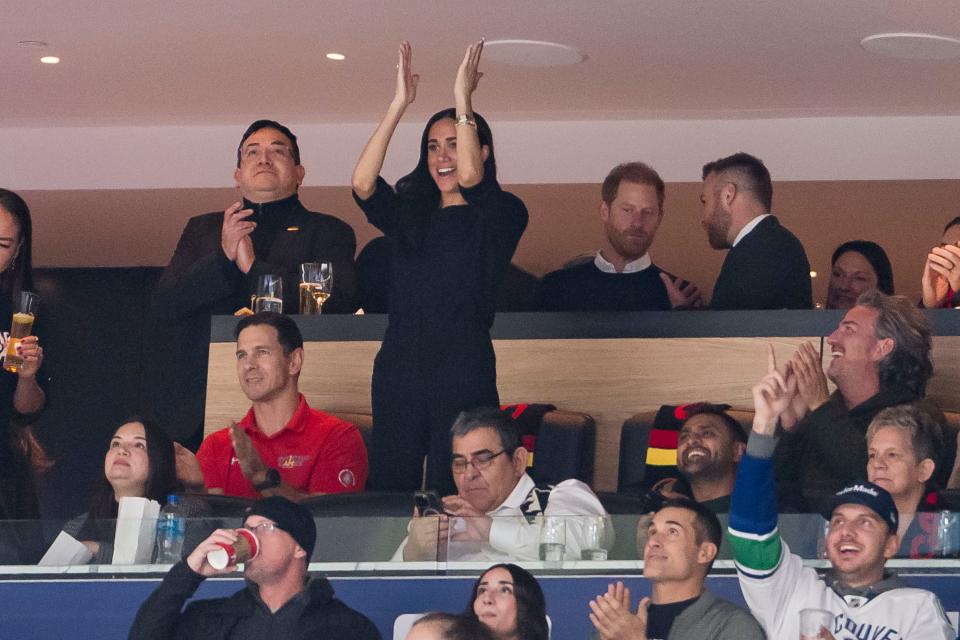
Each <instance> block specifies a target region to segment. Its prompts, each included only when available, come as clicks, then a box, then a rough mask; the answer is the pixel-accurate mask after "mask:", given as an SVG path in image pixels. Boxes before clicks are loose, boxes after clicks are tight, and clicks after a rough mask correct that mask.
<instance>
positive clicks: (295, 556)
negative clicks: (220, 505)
mask: <svg viewBox="0 0 960 640" xmlns="http://www.w3.org/2000/svg"><path fill="white" fill-rule="evenodd" d="M243 526H244V527H245V528H246V529H249V530H251V531H253V532H254V534H255V535H256V537H257V540H258V541H259V551H258V553H257V555H256V556H255V557H253V558H252V559H250V560H248V561H247V562H245V563H244V570H243V574H244V578H245V579H246V581H247V586H246V588H245V589H242V590H241V591H238V592H237V593H235V594H233V595H232V596H230V597H228V598H218V599H214V600H199V601H196V602H192V603H190V605H189V606H187V608H186V609H184V610H183V611H182V612H181V609H183V605H184V603H185V602H186V601H187V600H188V599H189V598H190V597H192V596H193V594H194V592H195V591H196V590H197V588H198V587H199V586H200V583H201V582H203V581H204V580H205V579H206V578H208V577H210V576H214V575H223V574H227V573H231V572H233V571H236V570H237V566H236V565H235V564H233V565H228V566H227V567H226V568H224V569H215V568H213V567H212V566H211V565H210V563H209V562H207V553H208V552H210V551H213V550H215V549H217V548H218V546H219V544H220V543H227V544H234V543H235V542H236V541H237V538H238V535H239V534H238V533H237V532H236V531H235V530H232V529H217V530H216V531H214V532H213V533H212V534H211V535H210V537H208V538H207V539H206V540H204V541H203V542H201V543H200V544H199V545H197V548H196V549H194V550H193V551H192V552H191V553H190V555H189V556H187V559H186V560H184V561H182V562H179V563H177V564H175V565H174V566H173V567H172V568H171V569H170V571H169V572H168V573H167V575H166V577H165V578H164V579H163V582H162V583H161V584H160V586H159V587H157V589H156V590H155V591H154V592H153V593H152V594H151V595H150V597H149V598H147V600H146V601H145V602H144V603H143V605H141V606H140V610H139V611H138V612H137V617H136V619H135V620H134V621H133V626H132V627H131V629H130V636H129V637H130V639H131V640H134V639H136V640H141V639H158V640H159V639H160V638H164V639H166V638H174V637H175V638H183V639H190V638H204V639H207V638H220V639H224V640H226V639H230V640H244V639H246V638H255V639H256V640H263V639H264V638H268V637H274V638H307V637H310V638H313V637H317V638H324V637H331V638H351V639H357V640H367V639H370V640H373V639H377V640H379V638H380V633H379V632H378V631H377V628H376V627H375V626H374V625H373V623H372V622H370V620H368V619H367V618H366V617H365V616H363V615H362V614H360V613H358V612H356V611H354V610H353V609H351V608H350V607H348V606H347V605H345V604H344V603H342V602H340V601H339V600H337V599H336V598H334V597H333V587H331V586H330V582H329V581H328V580H327V579H326V578H323V577H320V576H316V577H314V578H313V579H309V580H308V578H309V576H308V575H307V565H308V564H309V563H310V555H311V554H312V553H313V547H314V544H315V543H316V539H317V528H316V524H315V523H314V521H313V516H312V515H311V514H310V512H309V511H308V510H307V509H306V507H303V506H301V505H299V504H296V503H294V502H291V501H290V500H287V499H286V498H282V497H279V496H273V497H270V498H264V499H262V500H258V501H257V502H255V503H254V504H253V506H252V507H251V508H250V510H249V511H248V512H247V516H246V518H245V519H244V525H243Z"/></svg>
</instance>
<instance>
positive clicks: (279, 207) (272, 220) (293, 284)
mask: <svg viewBox="0 0 960 640" xmlns="http://www.w3.org/2000/svg"><path fill="white" fill-rule="evenodd" d="M233 177H234V181H235V182H236V186H237V189H238V191H239V195H240V196H241V198H242V199H241V200H240V201H238V202H235V203H234V204H232V205H230V206H229V207H227V209H226V210H225V211H217V212H214V213H207V214H204V215H200V216H196V217H194V218H191V219H190V221H189V222H188V223H187V226H186V228H185V229H184V230H183V233H182V235H181V236H180V241H179V243H178V244H177V248H176V251H175V252H174V254H173V258H172V259H171V260H170V264H169V265H167V268H166V269H164V271H163V275H162V276H161V277H160V282H159V284H158V285H157V290H156V293H155V295H154V315H155V319H156V321H157V323H158V325H166V327H165V328H164V329H162V330H161V331H160V335H158V337H157V340H158V342H160V341H161V340H162V342H161V343H162V344H165V345H168V346H166V347H165V348H164V349H158V350H157V351H158V352H169V355H168V356H167V357H166V358H165V359H163V356H162V353H158V354H157V355H158V356H160V357H161V358H162V359H163V360H165V361H160V360H158V361H157V362H155V364H156V370H157V371H156V372H155V373H156V374H159V375H157V376H156V377H157V378H158V379H157V384H152V385H150V387H149V388H148V392H149V391H154V392H156V394H155V395H156V400H155V402H156V403H157V404H158V407H157V408H156V409H157V411H156V413H157V415H158V418H159V419H160V420H161V422H162V423H163V424H166V425H170V426H171V427H174V433H172V434H171V435H173V436H174V437H176V438H178V439H183V438H186V437H189V436H190V435H192V434H193V433H194V432H195V431H196V429H197V427H199V426H200V424H201V422H202V420H203V406H204V405H203V403H204V394H202V393H197V392H196V391H197V390H198V389H203V388H204V387H205V385H206V375H207V345H208V344H209V342H210V333H209V331H210V315H211V314H214V315H230V314H233V313H234V312H235V311H237V310H238V309H240V308H242V307H247V306H249V305H250V294H251V293H253V292H255V290H256V282H257V278H258V276H261V275H268V274H274V275H280V276H282V277H283V280H284V285H283V309H284V311H285V312H286V313H298V312H299V308H298V307H299V297H298V296H299V293H298V285H299V266H300V264H301V263H304V262H321V261H324V262H331V263H332V264H333V270H334V275H335V277H334V279H333V294H332V296H331V297H330V299H329V300H328V301H327V302H326V303H325V304H324V307H323V309H324V312H332V313H343V312H347V313H350V312H352V311H354V309H355V306H354V303H353V290H354V268H353V257H354V253H355V251H356V237H355V235H354V233H353V229H352V228H351V227H350V225H348V224H347V223H345V222H343V221H342V220H340V219H338V218H335V217H333V216H330V215H326V214H323V213H314V212H312V211H308V210H307V209H306V208H304V206H303V204H301V202H300V199H299V197H298V194H297V191H298V189H299V187H300V184H301V183H302V182H303V177H304V167H303V165H302V164H300V148H299V146H298V145H297V137H296V136H295V135H294V134H293V132H291V131H290V130H289V129H288V128H287V127H285V126H283V125H282V124H280V123H278V122H274V121H272V120H258V121H256V122H254V123H253V124H251V125H250V126H249V127H248V128H247V130H246V132H245V133H244V134H243V137H242V138H241V140H240V145H239V147H238V148H237V167H236V169H235V170H234V174H233ZM158 328H159V327H158ZM168 331H169V332H172V333H171V334H168V333H167V332H168ZM170 371H176V372H177V376H179V377H180V379H179V380H178V379H177V376H170V375H169V372H170ZM161 372H162V373H161ZM164 374H165V376H166V379H167V380H168V382H167V384H163V380H164ZM169 380H175V381H176V384H175V385H171V384H170V382H169ZM179 389H182V390H185V391H180V392H179V393H178V392H177V390H179ZM174 425H176V426H174Z"/></svg>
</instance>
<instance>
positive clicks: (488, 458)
mask: <svg viewBox="0 0 960 640" xmlns="http://www.w3.org/2000/svg"><path fill="white" fill-rule="evenodd" d="M506 452H507V450H506V449H501V450H500V451H499V452H497V453H493V452H492V451H487V452H485V453H478V454H477V455H475V456H473V457H472V458H470V459H469V460H467V459H466V458H464V457H462V456H458V457H456V458H454V459H453V460H452V461H451V462H450V466H451V467H452V468H453V472H454V473H455V474H457V475H460V474H462V473H466V471H467V465H471V464H472V465H473V468H474V469H476V470H477V471H483V470H484V469H486V468H487V467H489V466H490V465H491V464H493V460H494V458H496V457H497V456H499V455H503V454H504V453H506Z"/></svg>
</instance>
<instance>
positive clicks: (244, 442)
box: [230, 422, 267, 484]
mask: <svg viewBox="0 0 960 640" xmlns="http://www.w3.org/2000/svg"><path fill="white" fill-rule="evenodd" d="M230 441H231V442H232V443H233V451H234V453H236V454H237V461H238V462H239V463H240V471H241V472H243V475H244V476H246V478H247V480H249V481H250V482H253V483H254V484H256V482H257V481H261V482H262V481H263V480H264V477H265V475H266V473H267V465H266V464H265V463H264V462H263V459H262V458H260V454H259V453H257V450H256V449H254V448H253V441H251V440H250V436H249V435H247V432H246V431H244V430H243V427H241V426H240V425H238V424H237V423H236V422H231V423H230Z"/></svg>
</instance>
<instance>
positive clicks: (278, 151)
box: [240, 144, 293, 161]
mask: <svg viewBox="0 0 960 640" xmlns="http://www.w3.org/2000/svg"><path fill="white" fill-rule="evenodd" d="M240 155H241V156H242V157H243V159H244V160H251V161H252V160H256V161H259V160H260V158H262V157H263V156H264V155H266V157H267V158H268V159H270V160H273V159H280V160H289V159H291V158H292V157H293V150H292V149H291V148H290V147H287V146H285V145H282V144H271V145H267V146H263V145H259V144H252V145H250V146H249V147H247V148H245V149H241V151H240Z"/></svg>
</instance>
